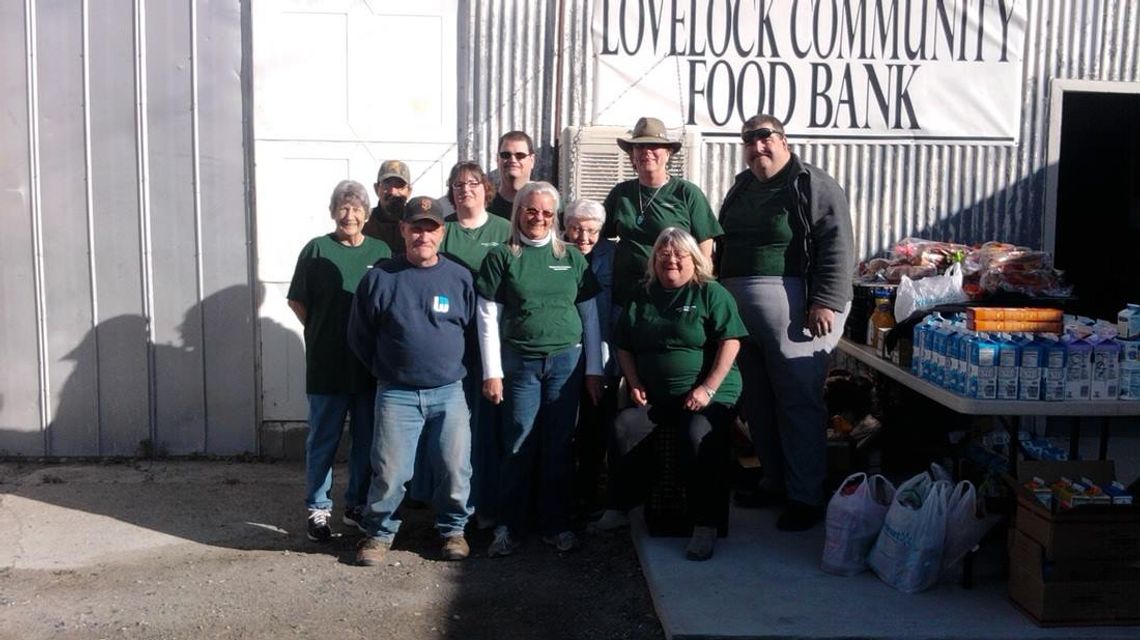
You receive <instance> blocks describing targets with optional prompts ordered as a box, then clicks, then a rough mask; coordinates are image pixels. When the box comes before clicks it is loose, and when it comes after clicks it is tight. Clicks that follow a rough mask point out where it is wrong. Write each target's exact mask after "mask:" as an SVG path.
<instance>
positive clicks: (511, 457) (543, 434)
mask: <svg viewBox="0 0 1140 640" xmlns="http://www.w3.org/2000/svg"><path fill="white" fill-rule="evenodd" d="M581 353H582V347H581V345H578V346H574V347H570V348H569V349H564V350H562V351H559V352H557V353H552V354H550V355H549V356H546V357H538V358H525V357H523V356H522V355H520V354H519V353H518V352H516V351H513V350H512V349H510V348H508V347H503V376H504V380H503V391H504V393H503V396H504V399H503V420H502V422H501V423H500V438H499V440H500V442H501V444H502V447H503V459H502V461H501V473H500V476H499V478H500V483H499V509H498V515H499V517H500V519H501V522H502V524H505V525H507V526H508V527H509V528H510V529H511V530H512V531H513V532H518V531H520V530H521V529H522V526H523V523H524V522H525V521H526V513H527V507H528V506H529V505H530V503H531V488H532V487H533V486H534V478H533V477H532V476H533V474H534V472H535V469H536V468H537V470H538V526H539V529H540V532H541V533H542V535H554V534H557V533H561V532H563V531H569V530H570V525H571V521H572V518H573V508H574V501H573V487H572V485H573V481H574V456H573V449H572V446H573V442H572V440H573V436H574V422H575V417H576V415H577V413H578V394H579V393H580V390H581V387H582V370H583V367H582V366H581V365H580V363H579V360H580V355H581Z"/></svg>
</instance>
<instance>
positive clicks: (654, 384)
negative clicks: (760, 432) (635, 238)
mask: <svg viewBox="0 0 1140 640" xmlns="http://www.w3.org/2000/svg"><path fill="white" fill-rule="evenodd" d="M646 275H647V281H646V283H645V285H644V286H639V287H637V289H636V290H635V295H634V297H633V299H632V300H631V301H630V303H629V304H628V305H627V306H626V308H625V310H624V311H623V312H622V315H621V316H620V317H619V319H618V325H617V329H616V331H615V333H614V344H615V346H616V347H617V349H618V362H619V363H620V364H621V370H622V373H623V374H624V375H625V380H626V384H627V385H628V387H629V396H630V399H631V400H632V401H633V405H634V406H633V407H630V408H628V409H625V410H624V411H622V412H621V413H620V414H618V417H617V420H616V421H615V422H614V430H613V434H612V437H611V440H610V457H609V461H610V468H609V469H610V475H609V487H608V496H607V501H608V503H609V504H608V505H607V506H608V507H609V508H608V509H607V510H606V512H605V513H603V514H602V517H601V519H599V520H598V521H597V522H596V523H594V525H593V528H595V529H612V528H615V527H617V526H621V525H622V524H624V523H625V522H627V520H626V518H625V512H626V511H628V510H629V509H630V508H632V507H633V506H634V505H636V504H637V503H639V502H641V501H642V500H643V499H644V497H645V496H646V495H647V493H648V490H649V482H650V481H651V479H652V477H653V475H654V471H655V469H654V466H655V464H659V463H658V462H657V461H655V460H654V458H653V456H654V447H653V446H652V444H651V440H650V437H651V436H652V437H653V438H661V437H669V436H672V435H674V434H673V433H666V432H665V431H664V430H669V431H673V432H676V437H677V438H678V439H679V440H680V441H681V443H680V445H679V449H680V455H681V460H680V462H681V469H682V474H683V482H684V483H685V487H686V503H687V504H686V510H687V512H688V515H689V517H690V519H691V520H692V523H693V535H692V538H691V539H690V540H689V545H688V548H687V549H686V551H685V556H686V557H687V558H689V559H690V560H707V559H708V558H710V557H712V553H713V545H714V543H715V541H716V536H717V529H718V528H720V527H723V526H726V523H727V513H728V475H727V473H728V469H727V466H726V462H725V461H726V459H727V457H728V430H729V427H730V425H731V424H732V421H733V419H734V418H735V413H734V410H733V406H734V405H735V404H736V400H737V398H739V397H740V372H739V371H738V370H737V369H736V364H735V360H736V354H737V352H738V351H739V350H740V338H742V337H744V336H747V335H748V331H747V329H745V328H744V323H743V322H741V320H740V315H739V314H738V313H737V310H736V302H735V301H734V300H733V298H732V296H731V295H729V293H728V291H726V290H725V289H724V287H722V286H721V285H720V284H718V283H717V282H714V281H713V276H712V267H711V265H710V263H709V260H708V259H707V258H706V257H705V255H704V254H703V253H702V252H701V250H700V249H699V248H698V245H697V242H696V240H695V239H694V238H693V236H691V235H689V233H688V232H686V231H683V230H681V229H678V228H676V227H670V228H667V229H665V230H664V231H662V232H661V235H660V236H658V238H657V241H656V242H655V243H654V245H653V251H652V253H651V258H650V266H649V268H648V270H647V274H646Z"/></svg>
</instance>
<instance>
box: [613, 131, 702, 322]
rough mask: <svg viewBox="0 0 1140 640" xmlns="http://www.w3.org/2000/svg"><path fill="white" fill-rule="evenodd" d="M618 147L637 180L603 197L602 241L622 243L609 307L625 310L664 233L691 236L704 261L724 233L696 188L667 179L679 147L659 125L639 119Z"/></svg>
mask: <svg viewBox="0 0 1140 640" xmlns="http://www.w3.org/2000/svg"><path fill="white" fill-rule="evenodd" d="M617 143H618V146H619V147H621V149H622V151H625V152H626V153H628V154H629V160H630V162H631V163H632V164H633V169H634V171H635V172H637V178H636V179H634V180H627V181H625V182H621V183H618V184H617V186H615V187H614V188H613V189H612V190H611V191H610V194H609V195H608V196H606V200H605V208H606V224H605V227H604V228H603V229H602V235H604V236H605V237H607V238H613V237H620V238H621V241H620V242H619V243H618V246H617V251H616V253H615V255H614V274H613V282H614V290H613V301H614V304H615V305H616V306H620V307H625V305H626V304H628V302H629V300H630V299H631V297H632V294H633V291H634V289H635V287H636V286H637V283H638V282H639V281H640V280H641V278H642V276H643V275H644V274H645V270H646V268H647V266H648V264H649V254H650V251H651V250H652V248H653V243H654V241H656V240H657V236H658V235H660V234H661V232H662V231H663V230H665V229H666V228H668V227H677V228H679V229H682V230H684V231H687V232H689V233H690V234H691V235H692V236H693V238H695V239H696V241H697V243H698V246H699V247H700V250H701V253H702V254H704V255H705V257H706V258H711V256H712V246H713V239H714V238H716V237H719V236H721V235H723V234H724V230H723V229H721V227H720V223H719V222H717V219H716V216H714V215H713V212H712V208H711V207H709V201H708V198H706V197H705V194H704V193H702V192H701V189H700V187H698V186H697V185H695V184H693V183H691V182H689V181H687V180H683V179H681V178H677V177H674V176H671V175H669V158H670V157H671V156H672V155H673V154H674V153H676V152H677V151H678V150H679V149H680V148H681V143H680V142H679V141H677V140H674V139H671V138H669V134H668V132H667V131H666V130H665V124H664V123H663V122H661V121H660V120H658V119H657V118H641V119H639V120H638V121H637V124H636V125H635V126H634V127H633V132H632V134H631V135H630V137H628V138H618V141H617Z"/></svg>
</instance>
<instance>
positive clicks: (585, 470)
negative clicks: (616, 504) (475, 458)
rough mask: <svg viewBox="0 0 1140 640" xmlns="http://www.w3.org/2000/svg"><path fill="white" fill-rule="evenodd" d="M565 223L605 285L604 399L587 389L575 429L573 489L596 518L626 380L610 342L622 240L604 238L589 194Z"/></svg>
mask: <svg viewBox="0 0 1140 640" xmlns="http://www.w3.org/2000/svg"><path fill="white" fill-rule="evenodd" d="M563 221H564V223H565V226H566V233H565V238H566V241H567V242H568V243H570V244H572V245H574V246H575V247H577V248H578V250H579V251H581V252H582V255H584V256H586V262H588V263H589V264H590V271H593V272H594V277H595V278H597V280H598V285H599V286H600V287H601V291H600V292H599V293H598V295H597V297H596V298H595V300H596V301H597V307H598V320H599V322H600V329H601V340H602V369H603V378H602V397H601V400H600V401H599V402H597V403H596V404H595V403H594V401H593V399H592V398H590V397H589V393H587V392H585V390H583V393H582V397H581V399H580V400H579V401H578V426H577V428H576V429H575V430H574V458H575V475H574V488H575V494H576V496H577V498H578V506H579V513H580V514H581V515H585V516H590V517H596V512H597V511H598V510H599V509H601V507H602V504H601V496H600V491H599V487H598V483H599V479H600V478H601V474H602V463H603V462H604V460H605V456H606V434H607V433H608V432H609V429H610V425H611V424H612V423H613V419H614V416H615V415H616V414H617V396H618V392H617V389H618V382H619V380H620V379H621V372H620V371H618V366H617V358H616V357H614V355H615V354H614V351H613V348H612V346H611V344H610V336H611V335H612V334H613V327H614V324H616V322H617V315H616V313H615V311H616V309H615V308H614V306H613V286H614V249H615V248H616V246H617V243H615V242H614V241H613V240H610V239H609V238H603V237H601V235H602V233H601V232H602V226H603V225H605V223H606V209H605V207H603V206H602V203H600V202H597V201H595V200H590V199H588V198H582V199H580V200H575V201H574V202H571V203H570V204H569V205H567V207H566V211H565V213H564V214H563ZM591 514H594V515H591Z"/></svg>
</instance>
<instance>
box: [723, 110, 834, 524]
mask: <svg viewBox="0 0 1140 640" xmlns="http://www.w3.org/2000/svg"><path fill="white" fill-rule="evenodd" d="M741 132H742V133H741V142H742V143H743V152H744V161H745V163H747V165H748V169H747V170H746V171H743V172H741V173H740V174H739V175H737V176H736V181H735V182H734V183H733V185H732V188H731V189H729V192H728V194H727V195H725V198H724V204H723V205H721V209H720V223H721V225H722V226H723V227H724V236H722V238H721V245H720V250H719V251H718V252H717V273H718V277H719V278H720V281H721V283H722V284H723V285H724V286H725V287H726V288H728V290H729V292H731V293H732V294H733V297H735V298H736V302H737V306H738V307H739V309H740V315H741V317H742V318H743V320H744V324H745V326H746V327H747V328H748V332H749V338H748V339H746V340H744V341H742V344H741V351H740V355H739V357H738V359H737V363H738V365H739V366H740V373H741V375H742V376H743V379H744V389H745V393H744V394H743V395H742V397H741V403H742V407H743V409H744V413H745V417H746V418H747V419H748V426H749V431H750V432H751V434H752V442H753V444H754V445H755V447H756V452H757V454H758V455H759V456H760V462H761V465H762V467H763V470H764V479H763V481H762V482H761V485H760V487H759V488H758V491H756V492H755V493H753V494H750V495H748V496H740V495H738V496H737V498H738V503H743V504H744V505H745V506H758V507H759V506H777V505H782V506H783V508H784V511H783V513H782V514H781V515H780V518H779V519H778V520H777V522H776V526H777V527H778V528H779V529H781V530H784V531H802V530H805V529H809V528H811V527H812V526H814V525H815V524H816V523H817V522H818V521H819V520H820V519H821V518H822V516H823V510H824V491H823V485H824V481H825V478H826V475H827V441H826V421H827V408H826V405H825V404H824V401H823V384H824V380H825V378H826V375H827V354H828V353H829V352H830V351H831V350H832V349H833V348H834V347H835V345H836V343H837V342H838V340H839V337H840V335H841V334H842V328H843V322H844V320H845V319H846V316H847V312H848V311H849V310H850V306H851V271H852V268H853V267H854V257H853V256H854V244H853V240H852V232H851V215H850V212H849V210H848V205H847V195H846V194H845V193H844V191H843V189H842V188H841V187H840V186H839V185H838V184H837V183H836V182H835V180H834V179H832V177H831V176H829V175H827V174H826V173H824V172H823V171H822V170H821V169H819V168H817V167H814V166H812V165H810V164H807V163H806V162H803V161H802V160H800V159H799V157H798V156H796V154H794V153H792V151H791V149H789V147H788V139H787V137H786V136H785V135H784V126H783V124H782V123H781V122H780V121H779V120H777V119H776V118H774V117H773V116H770V115H765V114H761V115H756V116H753V117H751V118H749V119H748V120H747V121H745V123H744V126H743V127H742V128H741Z"/></svg>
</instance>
